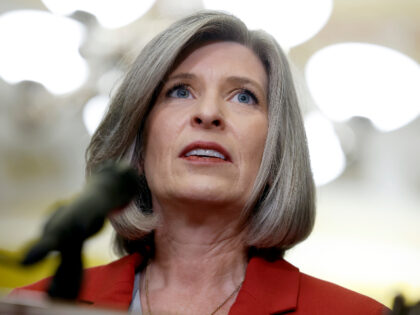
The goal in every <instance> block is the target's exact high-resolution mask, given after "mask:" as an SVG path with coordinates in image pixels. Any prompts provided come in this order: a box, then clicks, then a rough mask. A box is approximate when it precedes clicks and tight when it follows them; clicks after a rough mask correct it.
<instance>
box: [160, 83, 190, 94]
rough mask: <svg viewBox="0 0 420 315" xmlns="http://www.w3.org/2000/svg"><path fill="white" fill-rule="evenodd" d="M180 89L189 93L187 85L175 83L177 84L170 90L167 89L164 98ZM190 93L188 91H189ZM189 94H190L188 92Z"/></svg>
mask: <svg viewBox="0 0 420 315" xmlns="http://www.w3.org/2000/svg"><path fill="white" fill-rule="evenodd" d="M180 88H182V89H185V90H188V91H189V89H188V84H185V83H177V84H175V85H174V86H172V87H171V88H170V89H168V91H167V92H166V93H165V96H166V97H169V96H170V95H171V94H172V92H173V91H175V90H177V89H180ZM189 92H190V91H189ZM190 93H191V92H190Z"/></svg>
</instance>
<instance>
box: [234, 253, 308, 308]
mask: <svg viewBox="0 0 420 315" xmlns="http://www.w3.org/2000/svg"><path fill="white" fill-rule="evenodd" d="M299 278H300V273H299V269H298V268H296V267H294V266H293V265H291V264H290V263H288V262H287V261H285V260H283V259H281V260H277V261H275V262H268V261H266V260H264V259H262V258H259V257H254V258H251V260H250V261H249V263H248V267H247V271H246V275H245V281H244V283H243V285H242V288H241V290H240V291H239V294H238V296H237V298H236V301H235V303H234V304H233V306H232V308H231V310H230V312H229V315H240V314H255V315H257V314H258V315H259V314H264V315H266V314H278V313H283V312H288V311H291V310H294V309H296V306H297V301H298V293H299Z"/></svg>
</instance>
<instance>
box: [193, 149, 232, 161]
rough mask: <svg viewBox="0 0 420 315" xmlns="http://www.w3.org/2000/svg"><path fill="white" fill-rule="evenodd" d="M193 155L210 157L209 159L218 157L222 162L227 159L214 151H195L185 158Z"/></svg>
mask: <svg viewBox="0 0 420 315" xmlns="http://www.w3.org/2000/svg"><path fill="white" fill-rule="evenodd" d="M191 155H198V156H209V157H216V158H219V159H222V160H226V157H225V156H224V155H223V154H222V153H220V152H217V151H214V150H207V149H194V150H191V151H190V152H188V153H187V154H185V156H191Z"/></svg>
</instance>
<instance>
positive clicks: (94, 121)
mask: <svg viewBox="0 0 420 315" xmlns="http://www.w3.org/2000/svg"><path fill="white" fill-rule="evenodd" d="M108 103H109V97H108V96H105V95H97V96H95V97H92V98H91V99H90V100H89V101H88V102H87V103H86V105H85V107H84V108H83V122H84V124H85V127H86V129H87V131H88V132H89V134H90V135H92V134H93V133H94V132H95V130H96V129H97V128H98V126H99V124H100V122H101V121H102V118H103V117H104V115H105V113H106V111H107V110H108Z"/></svg>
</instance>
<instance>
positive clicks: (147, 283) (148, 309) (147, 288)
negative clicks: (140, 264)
mask: <svg viewBox="0 0 420 315" xmlns="http://www.w3.org/2000/svg"><path fill="white" fill-rule="evenodd" d="M148 271H149V266H147V269H146V275H145V276H146V277H145V281H146V283H145V287H146V288H145V289H146V290H145V291H146V303H147V312H148V313H149V314H148V315H153V314H152V310H151V308H150V301H149V272H148ZM243 282H244V281H242V282H241V283H239V285H238V286H237V287H236V288H235V290H233V292H232V293H231V294H230V295H229V296H228V297H227V298H226V299H225V300H224V301H223V302H222V303H220V304H219V305H218V306H217V307H216V308H215V310H214V311H213V312H211V313H210V315H214V314H216V313H217V312H218V311H219V310H220V309H221V308H222V307H223V305H225V304H226V303H227V301H229V300H230V298H231V297H232V296H234V295H235V294H236V293H237V292H238V291H239V289H240V288H241V286H242V283H243Z"/></svg>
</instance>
